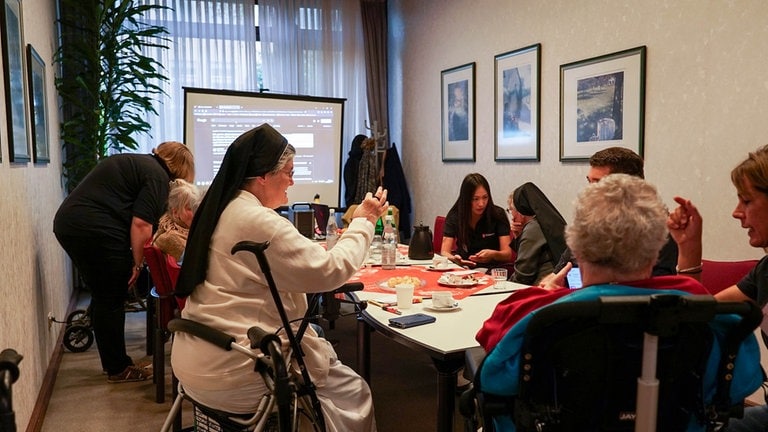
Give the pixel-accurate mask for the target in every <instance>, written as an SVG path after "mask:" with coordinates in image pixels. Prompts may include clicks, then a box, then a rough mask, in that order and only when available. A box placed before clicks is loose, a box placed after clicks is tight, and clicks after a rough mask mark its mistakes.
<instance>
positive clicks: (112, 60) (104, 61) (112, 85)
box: [54, 0, 168, 190]
mask: <svg viewBox="0 0 768 432" xmlns="http://www.w3.org/2000/svg"><path fill="white" fill-rule="evenodd" d="M59 3H60V5H59V9H60V10H61V17H60V19H59V25H60V31H61V44H60V46H59V48H58V50H57V51H56V53H55V56H54V61H55V62H56V63H58V64H59V65H60V66H61V72H60V73H61V74H60V76H59V77H58V78H57V79H56V89H57V90H58V93H59V96H60V98H61V99H60V101H61V109H62V118H63V121H62V124H61V139H62V141H63V147H64V158H63V165H64V175H65V177H66V179H67V185H68V188H69V190H72V189H73V188H74V187H75V186H76V185H77V184H78V183H79V182H80V181H81V180H82V179H83V178H84V177H85V175H87V174H88V172H90V171H91V169H92V168H93V167H94V166H96V164H97V163H98V161H99V160H100V159H101V158H103V157H105V156H107V155H109V154H112V153H114V152H123V151H125V150H134V149H136V148H138V143H137V141H136V134H141V133H145V134H150V124H149V123H148V122H147V121H146V117H147V115H148V114H155V115H156V114H157V112H156V111H155V109H154V107H153V106H152V102H153V101H154V100H155V98H156V97H157V96H158V95H160V94H163V93H164V91H163V89H162V87H161V84H162V82H163V81H167V80H168V78H167V77H166V76H165V75H163V73H162V65H161V64H160V63H159V62H158V61H157V60H155V59H153V58H150V57H147V56H145V55H143V54H142V51H143V50H144V49H145V48H150V47H152V48H157V47H159V48H164V49H167V48H168V46H167V45H166V44H167V43H168V39H167V38H165V37H164V35H165V34H167V33H168V32H167V31H166V29H165V27H162V26H157V25H149V24H147V23H145V22H144V21H142V18H143V17H144V16H145V14H149V13H159V12H161V11H162V10H163V9H168V8H167V7H165V6H159V5H146V4H136V2H135V1H133V0H112V1H110V0H60V2H59ZM150 135H151V134H150Z"/></svg>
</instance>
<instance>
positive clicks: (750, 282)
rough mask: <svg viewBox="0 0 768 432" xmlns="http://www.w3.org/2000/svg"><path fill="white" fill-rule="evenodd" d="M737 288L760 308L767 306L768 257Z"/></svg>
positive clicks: (761, 260) (762, 259)
mask: <svg viewBox="0 0 768 432" xmlns="http://www.w3.org/2000/svg"><path fill="white" fill-rule="evenodd" d="M736 286H738V287H739V289H740V290H741V292H743V293H744V295H746V296H747V297H749V298H751V299H752V300H754V301H755V302H757V304H758V305H760V307H763V306H765V304H766V303H768V256H765V257H763V258H761V259H760V261H759V262H758V263H757V265H756V266H755V267H754V268H753V269H752V270H750V271H749V273H747V275H746V276H744V278H743V279H742V280H740V281H739V283H737V284H736Z"/></svg>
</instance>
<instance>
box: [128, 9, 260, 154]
mask: <svg viewBox="0 0 768 432" xmlns="http://www.w3.org/2000/svg"><path fill="white" fill-rule="evenodd" d="M139 3H141V4H157V5H161V6H167V7H168V8H170V9H166V10H162V11H158V12H156V13H154V14H153V15H150V16H146V17H144V20H145V21H146V22H147V23H149V24H154V25H162V26H165V27H166V29H167V30H168V33H169V34H168V35H167V38H168V39H169V42H168V43H166V45H168V46H169V47H170V48H169V49H160V48H156V49H154V50H152V51H153V52H151V53H148V55H150V56H152V57H154V58H156V59H159V61H160V63H161V64H162V65H163V66H164V67H165V70H164V71H163V72H164V73H165V75H166V76H167V77H168V78H169V80H168V81H167V82H165V83H163V84H162V86H163V88H164V90H165V92H166V94H165V95H163V96H161V97H160V98H159V101H158V102H156V103H155V109H156V110H157V112H158V115H157V116H153V115H150V116H148V121H149V122H150V123H151V125H152V137H139V138H140V141H141V142H142V147H141V148H140V149H139V150H137V151H138V152H141V153H147V152H149V151H150V150H151V149H152V148H153V147H157V145H158V144H160V143H161V142H163V141H183V139H184V129H183V127H184V119H183V118H182V117H183V113H184V87H197V88H212V89H226V90H238V91H257V90H258V84H257V73H256V32H255V20H254V8H253V0H139Z"/></svg>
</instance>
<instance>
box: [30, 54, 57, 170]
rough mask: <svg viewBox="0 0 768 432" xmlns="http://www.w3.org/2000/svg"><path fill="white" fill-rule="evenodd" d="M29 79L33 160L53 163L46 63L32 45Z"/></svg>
mask: <svg viewBox="0 0 768 432" xmlns="http://www.w3.org/2000/svg"><path fill="white" fill-rule="evenodd" d="M27 79H28V80H29V111H30V118H31V119H32V158H33V159H32V160H33V161H34V162H35V163H41V162H42V163H48V162H50V161H51V156H50V153H49V150H50V145H49V143H48V114H47V109H46V103H45V101H46V98H45V62H43V58H42V57H40V55H39V54H38V53H37V51H35V48H34V47H33V46H32V45H27Z"/></svg>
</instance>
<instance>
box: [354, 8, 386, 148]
mask: <svg viewBox="0 0 768 432" xmlns="http://www.w3.org/2000/svg"><path fill="white" fill-rule="evenodd" d="M360 9H361V12H362V15H363V38H364V43H365V75H366V79H367V81H368V89H367V94H368V113H369V115H370V119H371V125H373V124H374V122H375V123H376V124H378V129H379V130H378V131H377V132H379V133H381V132H383V131H384V129H386V130H389V110H388V105H389V99H388V97H387V89H388V83H387V1H386V0H360ZM384 139H386V140H389V137H384Z"/></svg>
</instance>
